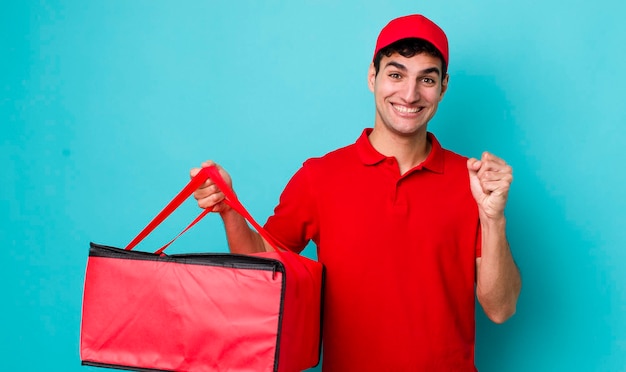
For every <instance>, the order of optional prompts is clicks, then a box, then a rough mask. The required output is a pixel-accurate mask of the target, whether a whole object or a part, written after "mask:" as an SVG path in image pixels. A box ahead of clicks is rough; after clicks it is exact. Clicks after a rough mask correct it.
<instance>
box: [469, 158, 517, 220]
mask: <svg viewBox="0 0 626 372" xmlns="http://www.w3.org/2000/svg"><path fill="white" fill-rule="evenodd" d="M467 169H468V170H469V176H470V188H471V190H472V195H473V196H474V199H476V203H477V204H478V211H479V215H480V217H481V220H483V219H485V218H486V219H500V218H502V217H504V207H505V206H506V202H507V199H508V195H509V188H510V187H511V182H513V169H512V168H511V167H510V166H509V165H508V164H507V163H506V162H505V161H504V160H502V159H500V158H498V157H497V156H495V155H493V154H490V153H488V152H484V153H483V154H482V157H481V158H480V160H478V159H474V158H472V159H468V160H467Z"/></svg>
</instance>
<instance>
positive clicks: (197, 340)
mask: <svg viewBox="0 0 626 372" xmlns="http://www.w3.org/2000/svg"><path fill="white" fill-rule="evenodd" d="M209 177H210V178H211V179H212V180H213V181H214V182H215V183H216V184H217V185H218V186H219V187H220V189H221V190H222V192H224V194H225V195H226V202H227V203H228V204H229V205H230V206H231V207H232V208H233V209H235V210H236V211H238V212H239V213H241V214H242V215H243V216H244V217H245V218H246V220H248V222H249V223H250V224H252V225H253V226H254V227H255V228H256V229H257V231H258V232H259V233H260V234H261V235H262V236H263V237H264V238H265V239H266V240H268V241H269V242H270V243H271V244H272V245H273V246H274V247H275V251H274V252H264V253H258V254H251V255H238V254H226V253H214V254H198V253H194V254H173V255H165V254H163V253H162V252H163V250H164V249H165V248H167V246H169V244H171V243H172V242H173V241H174V240H175V239H176V238H174V239H173V240H172V241H170V242H169V243H168V244H166V245H165V246H164V247H162V248H161V249H159V250H158V251H156V252H155V253H149V252H139V251H133V250H132V249H133V248H134V246H135V245H137V244H138V243H139V242H140V241H141V240H142V239H143V238H144V237H145V236H147V235H148V234H149V233H150V232H151V231H152V230H153V229H154V228H155V227H156V226H158V225H159V224H160V223H161V222H162V221H163V220H164V219H165V218H166V217H167V216H168V215H169V214H170V213H171V212H172V211H173V210H174V209H176V208H177V207H178V206H179V205H180V204H181V203H182V201H184V200H185V199H187V197H188V196H189V195H191V194H192V193H193V191H194V190H195V189H196V188H197V187H198V186H199V185H201V184H202V183H203V182H204V181H205V180H206V179H207V178H209ZM207 213H208V210H206V211H204V212H203V213H202V214H201V215H200V216H198V218H196V220H194V221H193V222H192V223H191V224H190V225H189V226H188V227H187V228H186V229H185V230H183V232H182V233H184V232H185V231H186V230H187V229H189V228H190V227H191V226H193V225H194V224H195V223H196V222H198V221H199V220H200V219H201V218H202V217H203V216H204V215H206V214H207ZM182 233H181V234H182ZM179 236H180V234H179ZM323 274H324V269H323V266H322V265H321V264H320V263H318V262H316V261H313V260H310V259H308V258H306V257H303V256H300V255H297V254H295V253H292V252H289V251H283V250H280V249H278V244H277V242H276V241H275V240H274V239H273V238H272V237H271V236H270V235H269V234H268V233H267V232H266V231H265V230H263V228H262V227H261V226H259V225H258V224H257V223H256V222H255V221H254V219H253V218H252V217H251V216H250V215H249V213H248V212H247V211H246V210H245V208H244V207H243V206H242V205H241V203H240V202H239V201H238V200H237V197H236V196H235V194H234V193H233V192H232V190H230V188H229V187H228V186H227V185H226V184H225V183H224V181H223V180H222V178H221V177H220V175H219V172H218V171H217V169H216V168H215V167H209V168H203V169H202V170H201V172H200V173H199V174H198V175H197V176H196V177H194V178H193V179H192V180H191V181H190V182H189V184H188V185H187V186H186V187H185V188H184V189H183V190H182V191H181V192H180V193H179V194H178V195H177V196H176V197H175V198H174V199H173V200H172V201H171V202H170V203H169V204H168V205H167V206H166V207H165V208H164V209H163V211H161V213H159V215H157V216H156V217H155V218H154V219H153V220H152V221H151V222H150V224H148V226H146V228H145V229H144V230H143V231H142V232H141V233H140V234H139V235H138V236H137V237H136V238H135V239H134V240H133V241H132V242H131V243H130V244H129V245H128V246H127V247H126V248H125V249H120V248H114V247H108V246H103V245H99V244H94V243H91V247H90V250H89V257H88V261H87V270H86V275H85V286H84V295H83V309H82V323H81V334H80V358H81V361H82V364H83V365H91V366H99V367H110V368H119V369H130V370H164V371H281V372H282V371H285V372H293V371H301V370H304V369H307V368H311V367H313V366H315V365H317V364H318V362H319V358H320V346H321V334H320V330H321V324H320V323H321V295H322V288H323Z"/></svg>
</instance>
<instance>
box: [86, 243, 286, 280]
mask: <svg viewBox="0 0 626 372" xmlns="http://www.w3.org/2000/svg"><path fill="white" fill-rule="evenodd" d="M89 257H105V258H107V257H108V258H120V259H128V260H142V261H165V262H176V263H182V264H190V265H205V266H217V267H228V268H234V269H254V270H267V271H274V272H276V271H278V272H281V273H283V275H284V273H285V267H284V266H283V263H282V262H280V261H279V260H276V259H273V258H266V257H258V256H249V255H244V254H235V253H186V254H172V255H157V254H154V253H151V252H141V251H133V250H130V251H129V250H125V249H121V248H116V247H110V246H106V245H100V244H96V243H90V247H89Z"/></svg>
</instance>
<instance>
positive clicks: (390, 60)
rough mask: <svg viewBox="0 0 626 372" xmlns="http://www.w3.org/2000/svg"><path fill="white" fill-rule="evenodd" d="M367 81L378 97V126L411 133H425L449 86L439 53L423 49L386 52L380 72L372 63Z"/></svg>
mask: <svg viewBox="0 0 626 372" xmlns="http://www.w3.org/2000/svg"><path fill="white" fill-rule="evenodd" d="M368 85H369V88H370V90H371V91H372V92H373V93H374V99H375V101H376V119H375V123H374V126H375V128H377V129H378V130H386V131H389V132H391V134H394V135H400V136H403V137H411V136H415V135H420V134H425V133H426V126H427V124H428V121H429V120H430V119H431V118H432V117H433V116H434V115H435V112H436V111H437V106H438V105H439V102H440V101H441V99H442V98H443V95H444V93H445V91H446V88H447V87H448V76H447V75H446V76H445V77H444V76H441V60H440V59H439V58H437V57H433V56H431V55H429V54H427V53H421V54H417V55H414V56H413V57H410V58H406V57H403V56H401V55H400V54H398V53H394V54H392V55H391V56H390V57H387V56H383V58H382V59H381V61H380V69H379V71H378V74H376V71H375V69H374V65H373V64H372V65H371V66H370V69H369V74H368Z"/></svg>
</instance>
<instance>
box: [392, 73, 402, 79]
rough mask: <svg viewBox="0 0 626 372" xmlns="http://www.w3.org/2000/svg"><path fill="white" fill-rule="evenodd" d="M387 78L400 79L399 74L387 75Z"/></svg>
mask: <svg viewBox="0 0 626 372" xmlns="http://www.w3.org/2000/svg"><path fill="white" fill-rule="evenodd" d="M389 77H390V78H392V79H400V74H395V73H394V74H389Z"/></svg>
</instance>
